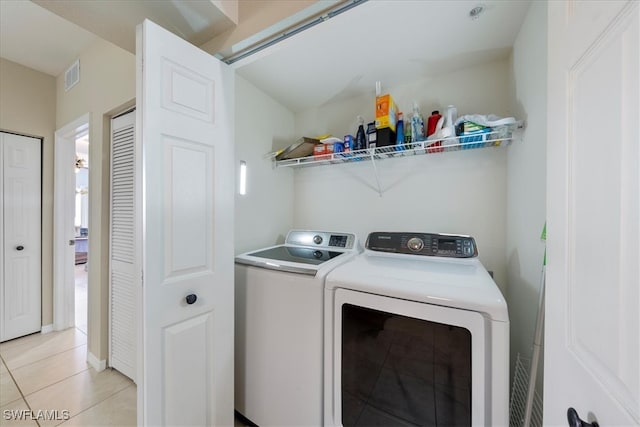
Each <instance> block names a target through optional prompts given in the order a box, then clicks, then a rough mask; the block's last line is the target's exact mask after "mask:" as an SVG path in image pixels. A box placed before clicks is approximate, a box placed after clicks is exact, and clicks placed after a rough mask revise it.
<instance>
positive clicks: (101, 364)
mask: <svg viewBox="0 0 640 427" xmlns="http://www.w3.org/2000/svg"><path fill="white" fill-rule="evenodd" d="M87 363H88V364H89V365H91V367H92V368H93V369H95V370H96V371H97V372H100V371H104V370H105V369H106V368H107V361H106V360H100V359H98V358H97V357H96V356H94V355H93V353H91V352H90V351H87Z"/></svg>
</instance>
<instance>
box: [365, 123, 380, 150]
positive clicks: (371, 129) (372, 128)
mask: <svg viewBox="0 0 640 427" xmlns="http://www.w3.org/2000/svg"><path fill="white" fill-rule="evenodd" d="M377 136H378V133H377V132H376V122H369V123H367V147H368V148H376V147H377V139H378V138H377Z"/></svg>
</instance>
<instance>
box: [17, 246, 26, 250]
mask: <svg viewBox="0 0 640 427" xmlns="http://www.w3.org/2000/svg"><path fill="white" fill-rule="evenodd" d="M23 249H24V246H22V245H18V246H16V251H21V250H23Z"/></svg>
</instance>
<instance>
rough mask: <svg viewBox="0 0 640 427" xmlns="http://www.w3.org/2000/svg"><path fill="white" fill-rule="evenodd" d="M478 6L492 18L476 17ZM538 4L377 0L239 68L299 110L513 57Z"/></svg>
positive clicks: (524, 2) (285, 42)
mask: <svg viewBox="0 0 640 427" xmlns="http://www.w3.org/2000/svg"><path fill="white" fill-rule="evenodd" d="M478 4H482V5H483V6H484V12H483V13H481V14H480V16H479V17H478V18H477V19H471V18H470V16H469V12H470V11H471V9H473V8H474V7H475V6H477V5H478ZM529 4H530V1H518V0H512V1H504V0H497V1H495V0H492V1H489V0H483V1H481V2H479V1H477V0H471V1H469V0H456V1H447V0H444V1H435V0H429V1H424V0H423V1H420V0H395V1H390V0H389V1H382V0H370V1H368V2H366V3H363V4H361V5H359V6H357V7H355V8H353V9H351V10H348V11H346V12H344V13H343V14H340V15H338V16H336V17H334V18H332V19H329V20H327V21H325V22H323V23H321V24H319V25H317V26H315V27H313V28H310V29H308V30H306V31H304V32H302V33H300V34H298V35H296V36H295V37H291V38H289V39H287V40H284V41H283V42H281V43H278V44H276V45H274V46H272V47H270V48H269V49H266V50H265V51H263V52H260V53H258V54H255V55H253V56H251V57H249V58H247V59H246V60H243V61H241V62H239V63H237V64H234V65H235V66H236V67H237V70H238V73H239V74H240V75H241V76H243V77H245V78H246V79H247V80H249V81H250V82H252V83H253V84H254V85H256V86H257V87H259V88H260V89H262V90H264V91H265V92H267V93H268V94H269V95H271V96H272V97H273V98H275V99H276V100H278V101H279V102H280V103H282V104H283V105H285V106H287V107H288V108H289V109H291V110H292V111H304V110H306V109H309V108H312V107H318V106H322V105H324V104H326V103H329V102H332V101H335V100H338V99H342V98H350V97H353V96H358V95H364V94H371V96H373V95H374V94H375V83H376V81H380V82H381V83H382V86H383V90H384V87H387V88H388V87H393V86H396V85H399V84H402V83H404V82H409V81H414V80H417V79H420V78H428V77H432V76H435V75H438V74H442V73H447V72H450V71H453V70H457V69H460V68H463V67H469V66H472V65H475V64H479V63H483V62H488V61H493V60H497V59H501V58H506V57H508V56H509V54H510V52H511V48H512V46H513V43H514V41H515V39H516V37H517V35H518V32H519V30H520V27H521V25H522V22H523V21H524V17H525V16H526V13H527V10H528V7H529Z"/></svg>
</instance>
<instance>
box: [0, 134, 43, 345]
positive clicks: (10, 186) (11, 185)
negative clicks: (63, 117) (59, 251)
mask: <svg viewBox="0 0 640 427" xmlns="http://www.w3.org/2000/svg"><path fill="white" fill-rule="evenodd" d="M40 158H41V141H40V139H37V138H31V137H27V136H21V135H14V134H10V133H5V132H0V188H1V189H2V191H1V192H0V230H1V231H2V237H1V238H0V240H1V241H2V249H0V266H1V268H0V275H1V277H0V280H2V283H1V284H0V312H1V313H2V314H1V315H0V341H6V340H10V339H12V338H17V337H20V336H23V335H27V334H30V333H33V332H38V331H40V327H41V317H40V313H41V302H40V299H41V281H42V279H41V242H42V240H41V197H42V196H41V179H40V176H41V161H40Z"/></svg>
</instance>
